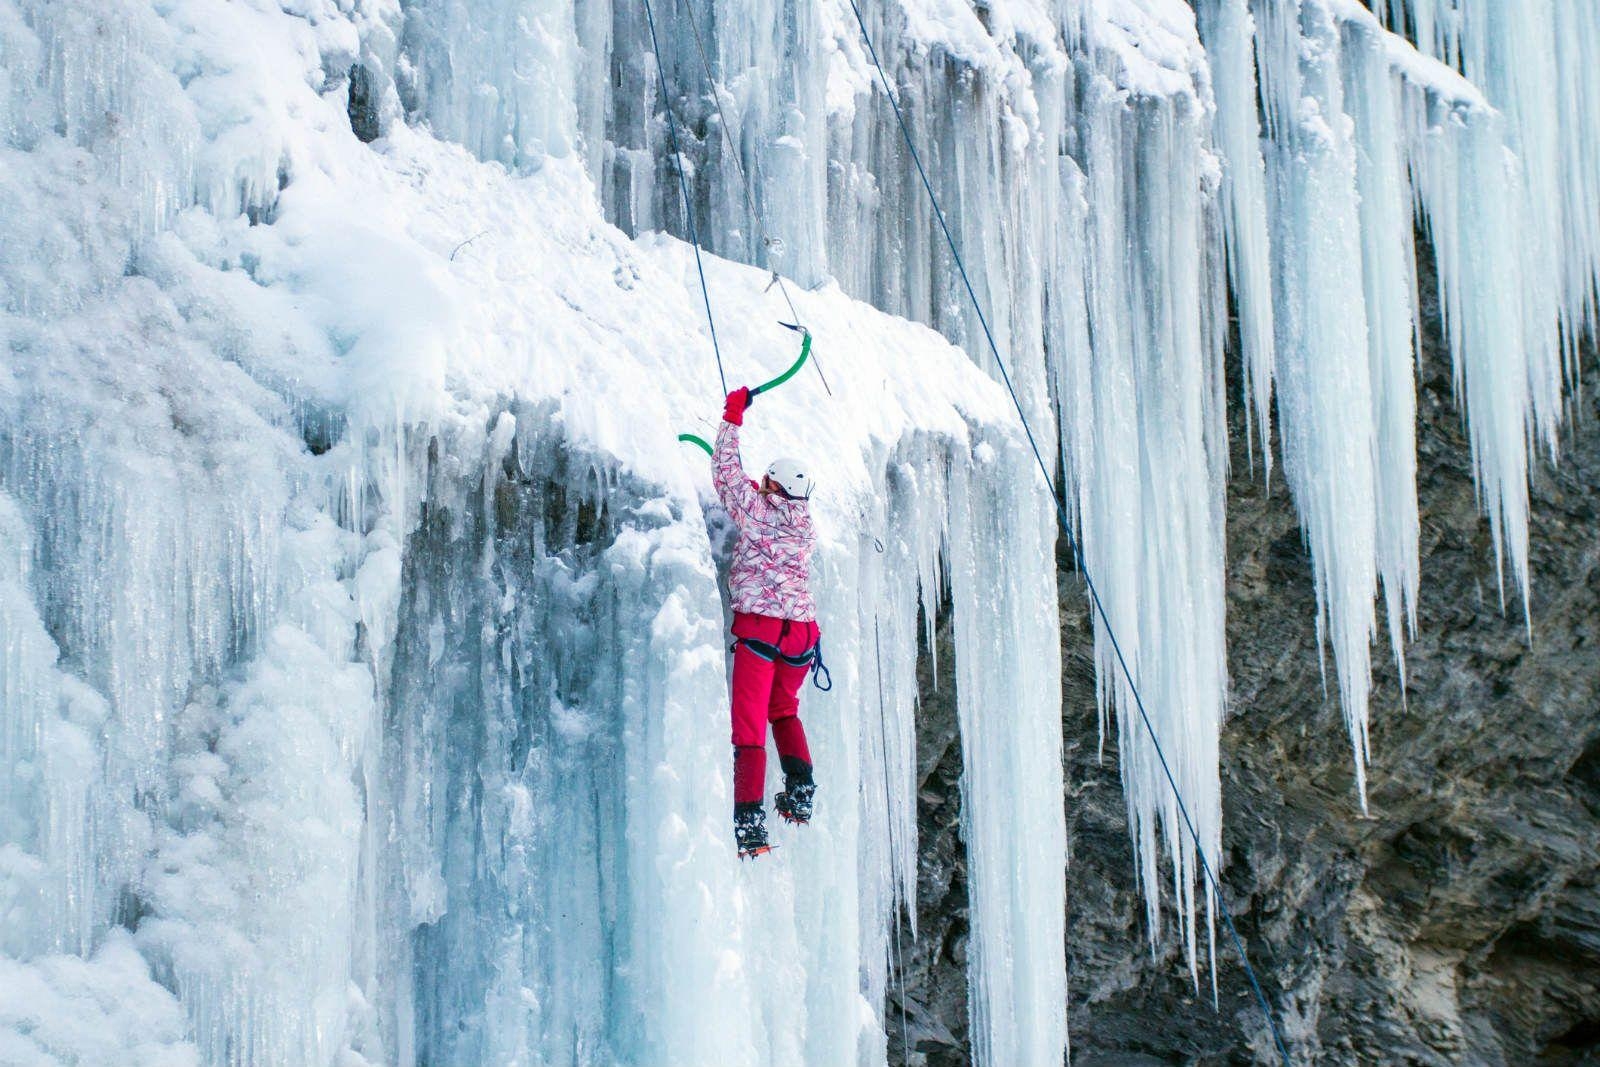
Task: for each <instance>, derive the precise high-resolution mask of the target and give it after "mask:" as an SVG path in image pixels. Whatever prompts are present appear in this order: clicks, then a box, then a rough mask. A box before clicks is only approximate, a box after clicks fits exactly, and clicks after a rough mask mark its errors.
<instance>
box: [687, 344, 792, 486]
mask: <svg viewBox="0 0 1600 1067" xmlns="http://www.w3.org/2000/svg"><path fill="white" fill-rule="evenodd" d="M778 325H779V326H782V327H783V328H784V329H786V330H793V331H795V332H796V333H798V334H799V335H800V358H798V359H796V360H795V361H794V363H793V364H791V365H790V367H789V369H788V370H786V371H784V372H783V373H782V374H780V375H778V376H777V377H776V378H774V379H772V380H771V381H770V382H762V383H761V384H760V385H758V386H756V387H755V388H754V389H752V390H750V399H751V400H754V399H755V398H756V397H757V396H759V395H760V394H762V393H764V392H766V391H767V390H768V389H776V388H777V387H778V386H780V385H782V384H783V383H784V382H786V381H788V380H789V379H790V378H793V377H794V376H795V375H796V374H799V373H800V368H801V367H804V366H805V365H806V360H807V359H808V358H809V357H810V355H811V331H810V330H808V329H806V328H805V327H804V326H798V325H796V324H794V323H792V322H780V323H778ZM678 440H680V441H687V442H688V443H689V444H691V445H698V446H699V447H701V448H703V449H705V450H706V455H708V456H709V455H711V446H710V445H709V444H707V443H706V440H705V438H703V437H696V436H695V435H694V434H692V433H680V434H679V435H678Z"/></svg>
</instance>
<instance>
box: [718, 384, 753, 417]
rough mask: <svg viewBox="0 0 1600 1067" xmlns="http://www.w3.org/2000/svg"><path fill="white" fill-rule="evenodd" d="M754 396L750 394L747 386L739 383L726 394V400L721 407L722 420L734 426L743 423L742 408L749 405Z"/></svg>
mask: <svg viewBox="0 0 1600 1067" xmlns="http://www.w3.org/2000/svg"><path fill="white" fill-rule="evenodd" d="M753 400H755V397H753V396H751V395H750V389H749V387H748V386H743V385H741V386H740V387H739V388H737V389H735V390H734V391H733V392H731V393H729V394H728V402H727V403H726V404H724V405H723V407H722V420H723V421H724V422H731V423H733V424H734V425H735V426H743V425H744V409H745V408H747V407H749V406H750V403H751V401H753Z"/></svg>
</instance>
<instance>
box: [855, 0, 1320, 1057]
mask: <svg viewBox="0 0 1600 1067" xmlns="http://www.w3.org/2000/svg"><path fill="white" fill-rule="evenodd" d="M850 10H851V11H853V12H854V13H855V16H856V25H858V26H860V27H861V38H862V40H863V41H864V42H866V46H867V54H868V55H869V56H870V57H871V59H872V65H873V66H874V67H876V68H877V70H878V80H879V81H880V82H881V83H882V85H883V92H884V95H885V96H887V97H888V99H889V106H890V107H891V108H893V109H894V117H895V120H896V122H898V123H899V126H900V134H901V136H902V137H903V138H904V139H905V142H906V148H907V150H908V151H909V152H910V155H911V160H912V162H913V163H915V164H916V167H917V175H918V177H920V178H921V179H922V188H923V190H924V191H925V192H926V193H927V194H928V202H929V203H930V204H931V205H932V206H933V215H934V218H936V219H937V220H938V221H939V229H940V230H941V231H943V233H944V240H945V244H947V245H948V246H949V247H950V255H951V257H952V258H953V259H954V260H955V264H956V268H957V269H958V270H959V271H960V272H961V282H962V284H963V285H965V286H966V289H967V296H968V297H970V298H971V300H972V306H973V309H974V310H975V311H976V312H977V314H978V323H979V325H981V326H982V327H983V336H984V338H985V339H986V340H987V341H988V342H989V351H990V352H991V353H993V355H994V360H995V365H996V366H997V367H999V368H1000V379H1001V381H1002V382H1004V383H1005V387H1006V391H1007V392H1008V393H1010V394H1011V402H1012V403H1013V404H1015V405H1016V408H1017V415H1018V417H1020V418H1021V420H1022V430H1023V432H1024V433H1025V434H1026V435H1027V438H1028V444H1029V445H1030V446H1031V447H1032V449H1033V458H1034V459H1035V460H1036V461H1037V462H1038V465H1039V473H1040V474H1041V475H1043V477H1044V481H1045V487H1046V489H1047V490H1048V492H1049V494H1050V499H1051V501H1052V502H1053V503H1054V504H1055V506H1056V517H1057V519H1058V520H1059V521H1060V523H1061V531H1062V533H1064V534H1065V535H1066V538H1067V544H1068V546H1069V547H1070V548H1071V550H1072V555H1073V559H1074V561H1075V562H1076V563H1077V566H1078V572H1079V573H1080V574H1082V575H1083V582H1084V585H1085V586H1086V587H1087V588H1088V590H1089V601H1090V603H1091V604H1093V606H1094V610H1095V613H1096V615H1098V616H1099V619H1100V623H1101V625H1102V627H1104V629H1105V633H1106V636H1107V638H1108V639H1109V640H1110V642H1111V648H1112V651H1113V652H1115V653H1116V659H1117V665H1118V666H1119V667H1120V668H1121V671H1122V676H1123V677H1124V678H1125V679H1126V680H1127V683H1128V690H1129V692H1131V693H1132V695H1133V702H1134V706H1135V707H1137V708H1138V710H1139V718H1140V720H1142V721H1143V723H1144V728H1145V732H1146V733H1148V734H1149V735H1150V742H1151V744H1152V745H1153V746H1154V747H1155V750H1156V756H1157V758H1158V759H1159V760H1160V761H1161V770H1162V772H1163V773H1164V774H1165V775H1166V778H1167V784H1168V785H1169V786H1171V787H1172V795H1173V798H1174V799H1175V800H1176V801H1177V805H1178V811H1179V812H1180V813H1181V814H1182V815H1183V822H1184V825H1185V826H1186V827H1187V828H1188V830H1189V836H1190V838H1191V839H1192V840H1193V841H1194V849H1195V856H1196V857H1197V858H1198V860H1199V862H1200V869H1201V871H1202V872H1204V874H1205V877H1206V881H1207V883H1208V884H1209V885H1210V887H1211V893H1212V898H1213V899H1214V900H1216V902H1217V905H1218V910H1219V911H1221V913H1222V921H1223V923H1224V924H1225V925H1226V926H1227V929H1228V935H1229V936H1230V937H1231V938H1232V939H1233V947H1234V950H1235V951H1236V952H1238V954H1239V962H1240V963H1242V964H1244V970H1245V975H1246V977H1248V978H1249V980H1250V988H1251V990H1253V991H1254V993H1255V997H1256V1001H1257V1002H1258V1003H1259V1004H1260V1005H1261V1010H1262V1013H1263V1014H1265V1015H1266V1018H1267V1027H1268V1029H1270V1030H1271V1031H1272V1040H1273V1042H1274V1043H1275V1044H1276V1045H1277V1049H1278V1055H1279V1056H1280V1057H1281V1058H1282V1059H1283V1062H1284V1065H1285V1067H1288V1065H1289V1062H1290V1061H1289V1049H1288V1046H1287V1045H1286V1044H1285V1043H1284V1039H1283V1033H1282V1032H1281V1031H1280V1030H1279V1029H1278V1020H1277V1018H1276V1017H1275V1016H1274V1015H1273V1013H1272V1004H1271V1002H1269V1001H1268V1000H1267V995H1266V993H1265V991H1264V990H1263V989H1262V988H1261V983H1260V982H1259V981H1258V980H1257V979H1256V972H1255V968H1254V967H1252V966H1251V965H1250V958H1249V956H1248V955H1246V953H1245V950H1244V941H1243V940H1242V939H1241V938H1240V937H1239V931H1238V928H1237V927H1235V926H1234V922H1233V914H1232V912H1231V911H1229V909H1228V904H1227V901H1226V900H1224V899H1223V896H1222V887H1221V886H1220V885H1219V884H1218V882H1217V876H1216V873H1215V872H1214V871H1213V870H1212V869H1211V863H1210V861H1209V860H1207V858H1206V852H1205V847H1204V846H1203V845H1202V844H1201V842H1200V832H1199V831H1198V830H1197V829H1195V825H1194V820H1193V818H1191V817H1190V815H1189V808H1188V805H1187V804H1185V803H1184V799H1183V793H1182V791H1181V790H1179V789H1178V780H1177V778H1176V777H1174V776H1173V773H1172V768H1171V766H1170V765H1169V764H1168V763H1167V756H1166V753H1165V752H1164V751H1163V750H1162V748H1161V739H1160V738H1159V737H1157V736H1156V731H1155V726H1154V724H1152V723H1151V721H1150V715H1149V713H1148V712H1146V711H1145V707H1144V699H1143V698H1142V697H1141V696H1140V695H1139V687H1138V686H1137V685H1136V684H1135V683H1134V680H1133V671H1132V670H1131V669H1130V668H1129V667H1128V660H1127V657H1126V656H1124V655H1123V652H1122V646H1121V645H1120V644H1119V643H1118V641H1117V635H1116V633H1115V632H1114V631H1113V630H1112V628H1111V618H1110V616H1109V615H1107V613H1106V609H1105V605H1104V604H1103V603H1101V601H1100V593H1099V591H1098V590H1097V589H1096V588H1095V584H1094V580H1093V578H1091V577H1090V575H1089V567H1088V561H1087V560H1086V559H1085V558H1084V554H1083V548H1082V546H1080V545H1079V544H1078V539H1077V537H1076V536H1075V535H1074V534H1073V532H1072V523H1071V520H1070V519H1069V518H1068V516H1067V509H1066V505H1065V504H1064V503H1063V502H1062V501H1061V498H1059V497H1058V496H1056V490H1055V482H1054V480H1053V479H1052V478H1051V477H1050V468H1049V467H1048V466H1047V465H1046V464H1045V461H1044V455H1043V453H1041V452H1040V451H1039V442H1038V441H1037V439H1035V437H1034V435H1033V428H1032V427H1031V426H1029V425H1028V415H1027V412H1025V411H1024V410H1023V409H1022V401H1021V400H1020V399H1019V398H1018V397H1017V390H1016V388H1015V387H1014V386H1013V385H1012V384H1011V375H1010V373H1009V372H1008V371H1007V370H1006V363H1005V360H1004V359H1003V358H1002V357H1001V355H1000V346H999V345H998V344H996V343H995V339H994V333H993V331H992V330H990V328H989V320H988V318H987V317H986V316H985V315H984V313H983V304H982V303H981V302H980V301H979V300H978V294H977V292H976V291H975V290H974V289H973V287H972V279H971V278H969V277H968V276H967V267H966V264H965V263H964V262H962V259H961V253H960V251H958V250H957V249H956V242H955V238H954V237H952V236H951V234H950V226H949V224H948V223H947V222H946V221H945V215H944V211H943V209H941V208H940V207H939V198H938V196H936V195H935V194H934V191H933V183H932V182H931V181H929V180H928V172H927V170H926V169H925V168H924V167H923V165H922V157H921V155H920V154H919V153H918V152H917V146H916V143H915V142H914V141H913V140H912V138H911V130H910V128H909V127H908V126H907V125H906V119H905V115H904V113H903V112H902V111H901V110H900V101H899V99H898V98H897V97H896V96H895V93H894V89H893V88H892V87H891V86H890V85H889V76H888V75H887V74H886V73H885V72H884V69H883V64H882V63H881V62H879V60H878V50H877V48H875V47H874V46H873V43H872V34H870V33H869V32H867V23H866V19H864V18H863V17H862V15H861V8H860V7H859V6H858V4H857V0H850Z"/></svg>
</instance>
